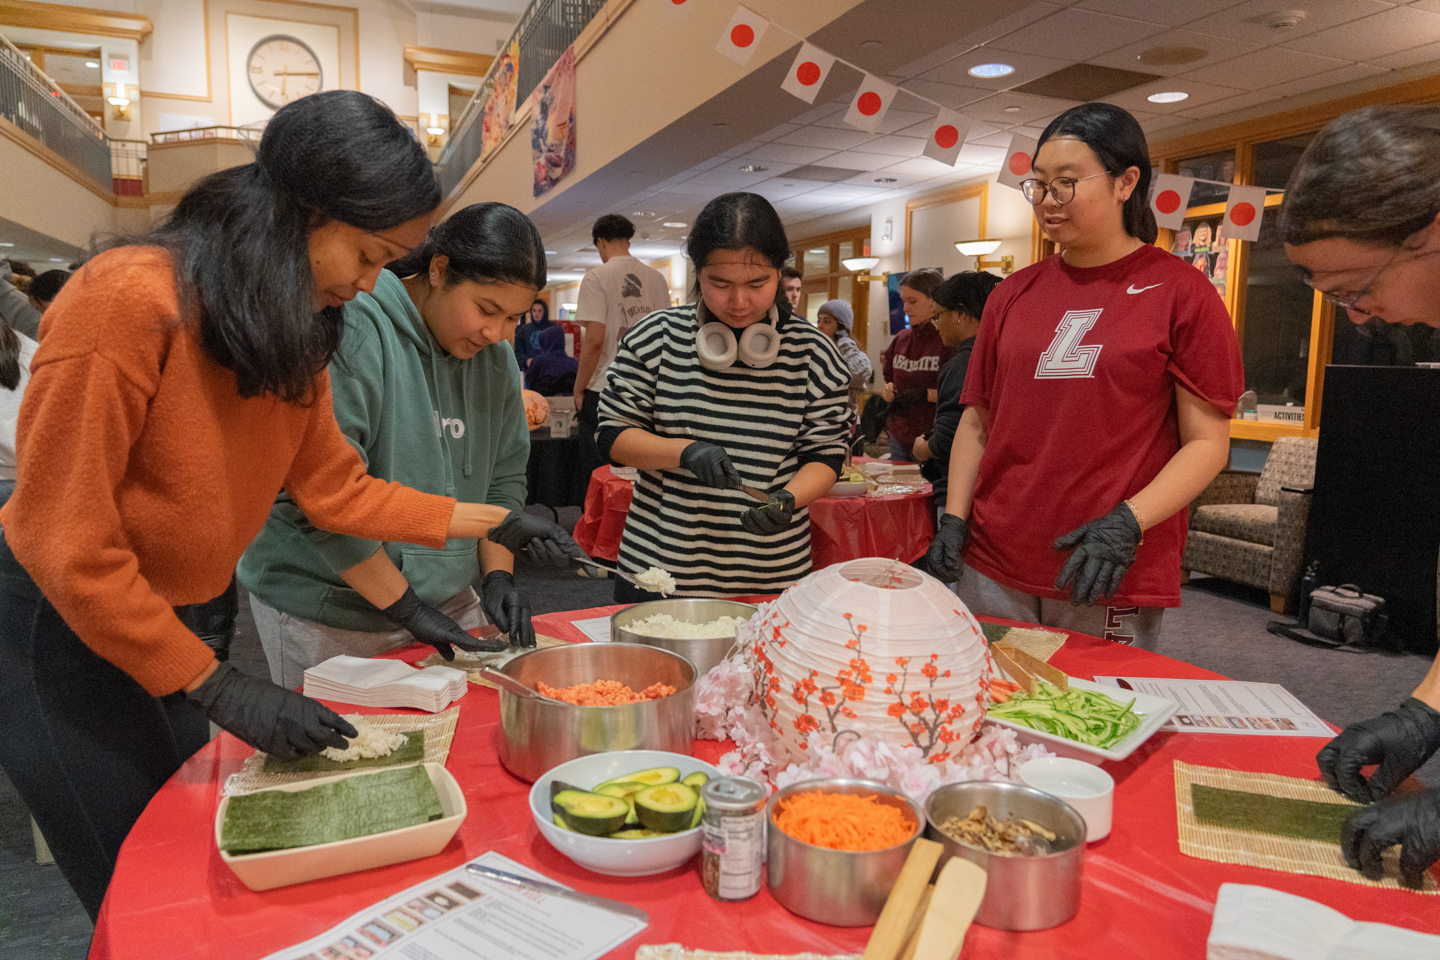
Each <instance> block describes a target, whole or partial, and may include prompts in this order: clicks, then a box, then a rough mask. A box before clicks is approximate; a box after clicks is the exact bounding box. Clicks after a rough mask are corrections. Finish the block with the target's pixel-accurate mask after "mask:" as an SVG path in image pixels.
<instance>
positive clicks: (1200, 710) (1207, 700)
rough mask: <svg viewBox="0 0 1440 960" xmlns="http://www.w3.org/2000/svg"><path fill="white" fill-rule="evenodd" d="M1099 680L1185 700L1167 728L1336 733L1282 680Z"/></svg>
mask: <svg viewBox="0 0 1440 960" xmlns="http://www.w3.org/2000/svg"><path fill="white" fill-rule="evenodd" d="M1095 682H1096V683H1104V684H1108V685H1109V686H1112V687H1120V688H1121V689H1123V690H1134V691H1135V692H1136V693H1147V694H1150V695H1151V696H1155V697H1164V698H1165V699H1167V700H1174V701H1175V702H1176V703H1178V704H1180V709H1178V710H1176V711H1175V715H1174V716H1172V717H1171V718H1170V719H1169V721H1167V722H1166V724H1165V725H1164V726H1163V727H1161V728H1160V729H1161V730H1166V731H1171V732H1174V731H1180V732H1184V733H1231V734H1235V733H1238V734H1248V735H1250V736H1265V737H1331V736H1334V732H1333V731H1332V730H1331V729H1330V726H1329V724H1327V723H1326V722H1325V721H1324V720H1321V719H1320V718H1319V717H1317V716H1316V715H1315V714H1314V713H1313V712H1312V711H1311V710H1310V708H1309V707H1307V706H1305V704H1303V703H1301V702H1300V701H1299V700H1298V699H1296V697H1295V695H1294V694H1293V693H1291V692H1290V691H1289V690H1286V689H1285V688H1284V687H1282V686H1280V684H1278V683H1250V682H1246V681H1242V680H1172V679H1165V678H1162V677H1096V678H1095Z"/></svg>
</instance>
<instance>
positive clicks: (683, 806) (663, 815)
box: [631, 783, 700, 833]
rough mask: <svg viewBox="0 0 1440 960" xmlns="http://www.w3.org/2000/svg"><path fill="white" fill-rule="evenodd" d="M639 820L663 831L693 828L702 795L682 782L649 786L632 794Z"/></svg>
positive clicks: (674, 831)
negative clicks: (691, 824) (692, 824)
mask: <svg viewBox="0 0 1440 960" xmlns="http://www.w3.org/2000/svg"><path fill="white" fill-rule="evenodd" d="M631 799H632V800H633V801H634V803H635V814H636V816H638V817H639V818H640V822H641V823H642V824H644V825H645V826H646V827H648V828H649V829H651V830H658V831H660V832H661V833H677V832H679V831H681V830H688V829H690V822H691V821H692V820H694V819H695V810H696V808H697V807H698V806H699V805H700V796H699V794H697V793H696V792H695V790H694V788H692V787H687V786H685V784H683V783H662V784H659V785H658V786H654V787H647V788H645V789H644V790H641V791H640V792H639V793H637V794H635V796H634V797H633V798H631Z"/></svg>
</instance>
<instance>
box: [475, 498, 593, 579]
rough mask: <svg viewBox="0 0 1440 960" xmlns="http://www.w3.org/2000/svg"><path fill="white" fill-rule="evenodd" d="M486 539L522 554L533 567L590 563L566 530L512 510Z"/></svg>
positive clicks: (521, 511)
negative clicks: (580, 561)
mask: <svg viewBox="0 0 1440 960" xmlns="http://www.w3.org/2000/svg"><path fill="white" fill-rule="evenodd" d="M485 539H487V540H489V541H490V542H491V543H498V544H500V546H502V547H504V548H505V549H506V550H509V551H510V552H511V553H513V554H515V555H516V556H519V555H520V554H521V553H522V552H523V553H524V554H525V559H527V560H529V561H530V562H531V563H534V564H539V565H544V564H547V563H548V564H550V565H551V566H552V567H563V566H565V565H567V564H568V563H569V562H570V561H571V560H589V559H590V558H589V557H588V556H586V554H585V551H584V550H581V549H580V546H579V545H578V544H577V543H576V542H575V541H574V540H572V539H571V538H570V534H568V533H566V532H565V530H564V528H563V527H560V526H559V525H557V524H554V523H551V522H550V521H549V520H546V519H545V518H544V517H537V516H534V515H533V514H529V513H526V512H525V511H523V510H511V511H510V513H509V514H507V515H506V517H505V519H504V520H502V521H500V523H498V524H497V525H495V526H493V527H491V528H490V532H489V533H487V534H486V535H485Z"/></svg>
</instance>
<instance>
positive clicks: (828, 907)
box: [765, 780, 925, 927]
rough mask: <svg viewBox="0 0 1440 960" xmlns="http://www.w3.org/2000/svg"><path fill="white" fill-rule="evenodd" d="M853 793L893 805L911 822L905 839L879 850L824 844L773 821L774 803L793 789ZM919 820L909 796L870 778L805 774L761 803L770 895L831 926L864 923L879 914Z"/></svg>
mask: <svg viewBox="0 0 1440 960" xmlns="http://www.w3.org/2000/svg"><path fill="white" fill-rule="evenodd" d="M811 790H820V791H823V792H825V793H858V794H860V795H862V796H873V797H875V798H876V799H877V800H879V801H880V802H881V803H885V804H889V805H890V806H892V807H899V808H900V809H901V810H904V811H906V812H908V813H909V815H910V817H911V819H912V820H914V822H915V831H914V833H913V834H911V836H910V839H908V840H906V841H905V842H904V843H901V844H897V845H895V846H893V847H886V848H885V849H884V850H829V849H826V848H825V847H817V846H815V845H814V844H810V843H805V842H804V841H802V840H796V839H795V838H794V837H792V836H790V835H789V834H787V833H785V832H784V831H782V830H780V829H779V828H777V827H776V826H775V819H774V818H775V806H776V804H778V803H779V802H780V801H782V800H784V799H785V798H786V797H788V796H790V795H791V794H794V793H805V792H808V791H811ZM924 825H925V812H924V811H923V810H921V809H920V806H919V805H918V804H917V803H915V802H914V801H913V800H910V799H909V798H907V797H906V796H905V795H904V794H902V793H900V791H898V790H892V789H891V788H890V787H887V786H885V785H884V784H883V783H875V782H873V781H870V780H807V781H805V782H804V783H794V784H791V785H790V786H788V787H786V788H784V789H783V790H777V791H776V792H775V795H774V796H772V797H771V798H770V802H769V803H768V804H766V806H765V830H766V853H767V858H768V859H767V865H768V873H769V884H770V893H771V895H772V896H773V897H774V898H775V899H776V900H777V901H779V903H780V905H781V906H782V907H784V908H785V909H786V910H789V911H790V912H791V913H795V914H798V915H800V916H802V917H804V918H805V919H807V920H814V921H816V922H818V923H828V924H830V925H831V926H836V927H868V926H871V925H872V924H874V923H875V921H876V920H878V919H879V918H880V911H881V910H882V909H884V907H885V898H886V897H888V896H890V888H891V887H893V886H895V881H896V880H898V879H899V878H900V871H901V869H902V868H903V867H904V866H905V858H906V857H908V856H909V855H910V848H911V847H912V846H913V845H914V844H915V838H916V837H918V836H920V831H921V830H922V829H923V827H924Z"/></svg>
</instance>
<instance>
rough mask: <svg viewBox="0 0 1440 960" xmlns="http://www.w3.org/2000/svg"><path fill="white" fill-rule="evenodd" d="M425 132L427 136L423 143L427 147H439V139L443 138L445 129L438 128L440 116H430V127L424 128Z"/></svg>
mask: <svg viewBox="0 0 1440 960" xmlns="http://www.w3.org/2000/svg"><path fill="white" fill-rule="evenodd" d="M425 132H426V133H427V134H428V135H429V136H428V138H427V139H426V141H425V142H426V144H427V145H428V146H432V147H438V146H440V138H441V137H443V136H445V128H444V127H442V126H440V114H438V113H432V114H430V126H428V127H426V128H425Z"/></svg>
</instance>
